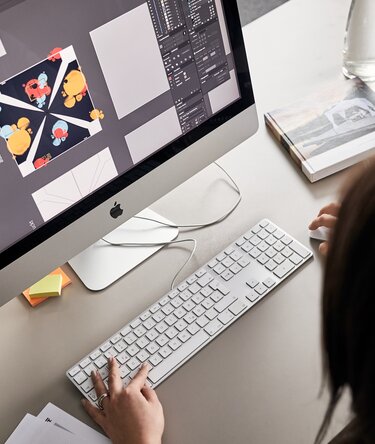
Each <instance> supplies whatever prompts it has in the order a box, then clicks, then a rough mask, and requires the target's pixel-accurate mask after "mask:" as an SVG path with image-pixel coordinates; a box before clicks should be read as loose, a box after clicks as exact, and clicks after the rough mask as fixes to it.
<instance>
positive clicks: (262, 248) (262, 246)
mask: <svg viewBox="0 0 375 444" xmlns="http://www.w3.org/2000/svg"><path fill="white" fill-rule="evenodd" d="M268 248H269V245H268V244H266V242H264V241H262V242H261V243H260V244H258V249H259V250H260V251H261V252H262V253H264V252H265V251H266V250H268Z"/></svg>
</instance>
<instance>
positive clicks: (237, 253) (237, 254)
mask: <svg viewBox="0 0 375 444" xmlns="http://www.w3.org/2000/svg"><path fill="white" fill-rule="evenodd" d="M230 257H231V258H232V259H233V260H234V261H235V262H237V261H238V260H240V259H241V258H242V257H243V254H242V253H241V252H240V251H239V250H236V251H234V252H233V253H232V254H231V255H230Z"/></svg>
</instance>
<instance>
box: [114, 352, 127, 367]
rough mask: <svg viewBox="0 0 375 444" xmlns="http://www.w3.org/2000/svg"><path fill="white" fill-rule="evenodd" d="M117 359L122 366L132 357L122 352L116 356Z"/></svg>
mask: <svg viewBox="0 0 375 444" xmlns="http://www.w3.org/2000/svg"><path fill="white" fill-rule="evenodd" d="M116 359H117V361H118V362H119V363H120V364H121V365H124V364H125V362H127V361H129V359H130V356H129V355H128V354H127V353H125V352H122V353H120V354H119V355H117V356H116Z"/></svg>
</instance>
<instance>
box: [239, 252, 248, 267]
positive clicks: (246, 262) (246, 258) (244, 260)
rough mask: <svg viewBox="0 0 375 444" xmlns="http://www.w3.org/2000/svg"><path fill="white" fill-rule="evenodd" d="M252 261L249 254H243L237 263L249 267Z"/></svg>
mask: <svg viewBox="0 0 375 444" xmlns="http://www.w3.org/2000/svg"><path fill="white" fill-rule="evenodd" d="M250 262H251V259H250V258H249V256H247V255H246V256H243V257H242V258H241V259H240V260H239V261H238V262H237V263H238V264H240V265H241V267H243V268H245V267H247V266H248V265H249V264H250Z"/></svg>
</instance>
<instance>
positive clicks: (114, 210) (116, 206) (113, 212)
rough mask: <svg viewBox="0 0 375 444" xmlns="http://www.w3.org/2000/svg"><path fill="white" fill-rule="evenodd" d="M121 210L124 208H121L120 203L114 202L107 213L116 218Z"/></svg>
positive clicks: (120, 213)
mask: <svg viewBox="0 0 375 444" xmlns="http://www.w3.org/2000/svg"><path fill="white" fill-rule="evenodd" d="M123 212H124V210H123V209H122V208H121V205H120V204H118V203H117V202H115V204H114V205H113V208H111V211H110V212H109V214H110V215H111V216H112V217H113V219H117V218H118V217H119V216H121V215H122V213H123Z"/></svg>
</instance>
